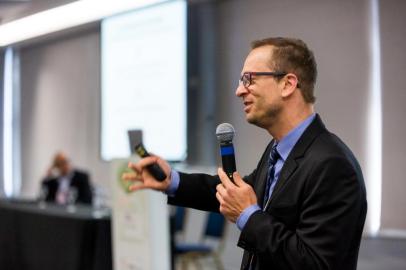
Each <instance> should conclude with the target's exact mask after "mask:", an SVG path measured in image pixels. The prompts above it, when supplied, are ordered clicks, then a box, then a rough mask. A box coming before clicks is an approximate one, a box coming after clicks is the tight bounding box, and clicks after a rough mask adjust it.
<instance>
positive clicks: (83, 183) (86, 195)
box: [42, 170, 92, 204]
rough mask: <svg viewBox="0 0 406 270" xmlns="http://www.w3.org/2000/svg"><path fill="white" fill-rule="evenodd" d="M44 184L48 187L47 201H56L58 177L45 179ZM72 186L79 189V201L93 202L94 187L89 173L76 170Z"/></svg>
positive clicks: (71, 182) (84, 202) (77, 200)
mask: <svg viewBox="0 0 406 270" xmlns="http://www.w3.org/2000/svg"><path fill="white" fill-rule="evenodd" d="M42 185H43V186H45V187H46V188H47V191H48V192H47V196H46V201H49V202H55V197H56V193H57V191H58V179H57V178H51V179H44V180H43V181H42ZM70 186H71V187H75V188H76V189H77V191H78V196H77V199H76V202H77V203H83V204H91V203H92V188H91V185H90V180H89V176H88V174H87V173H85V172H82V171H78V170H74V171H73V176H72V179H71V181H70Z"/></svg>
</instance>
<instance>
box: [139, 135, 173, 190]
mask: <svg viewBox="0 0 406 270" xmlns="http://www.w3.org/2000/svg"><path fill="white" fill-rule="evenodd" d="M134 150H135V152H136V153H137V154H138V155H139V156H140V157H142V158H145V157H149V156H150V154H149V153H148V151H147V150H146V149H145V147H144V145H143V144H142V142H140V143H139V144H137V145H136V146H134ZM146 168H147V170H148V172H149V173H150V174H151V175H152V176H153V177H154V178H155V179H156V180H158V181H160V182H162V181H164V180H165V178H166V175H165V173H164V171H163V170H162V168H161V167H160V166H159V165H158V164H157V163H154V164H151V165H148V166H147V167H146Z"/></svg>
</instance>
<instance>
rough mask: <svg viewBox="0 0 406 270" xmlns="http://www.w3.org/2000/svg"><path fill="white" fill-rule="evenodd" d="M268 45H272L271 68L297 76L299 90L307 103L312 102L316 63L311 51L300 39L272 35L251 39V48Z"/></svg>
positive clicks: (313, 100) (313, 99) (313, 98)
mask: <svg viewBox="0 0 406 270" xmlns="http://www.w3.org/2000/svg"><path fill="white" fill-rule="evenodd" d="M267 45H270V46H272V47H273V50H272V59H271V62H270V65H271V68H272V69H274V70H275V71H282V72H287V73H293V74H295V75H296V76H297V77H298V80H299V85H300V88H299V89H300V90H301V91H302V95H303V98H304V100H305V101H306V102H307V103H314V102H315V100H316V98H315V96H314V85H315V84H316V78H317V64H316V60H315V59H314V55H313V52H312V51H311V50H310V49H309V48H308V47H307V45H306V43H304V42H303V41H302V40H300V39H294V38H283V37H272V38H266V39H261V40H256V41H253V42H252V44H251V48H252V49H256V48H258V47H262V46H267Z"/></svg>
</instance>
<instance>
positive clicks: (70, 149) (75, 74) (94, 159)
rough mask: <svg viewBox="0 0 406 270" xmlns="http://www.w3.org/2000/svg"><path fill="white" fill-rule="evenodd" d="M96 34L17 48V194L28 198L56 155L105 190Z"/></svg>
mask: <svg viewBox="0 0 406 270" xmlns="http://www.w3.org/2000/svg"><path fill="white" fill-rule="evenodd" d="M99 39H100V35H99V33H98V30H97V29H95V30H94V31H90V32H85V33H82V34H80V35H76V36H73V37H67V38H65V39H62V40H57V41H50V42H48V43H46V44H37V45H35V46H33V47H26V48H23V49H21V67H22V70H21V77H22V85H21V100H22V103H21V118H22V120H21V140H22V142H21V143H22V145H21V149H22V162H21V164H22V182H23V194H24V195H26V196H34V194H35V193H36V192H37V191H38V187H39V181H40V180H41V178H42V177H43V176H44V174H45V172H46V169H47V168H48V166H49V165H50V162H51V159H52V157H53V155H54V154H55V152H56V151H58V150H63V151H66V153H67V154H68V156H69V157H70V158H71V160H72V163H73V164H74V165H77V166H78V167H79V168H82V169H85V170H88V171H89V172H90V174H91V178H92V181H93V182H94V183H96V184H99V185H102V186H105V187H106V188H109V185H108V181H109V179H108V175H109V172H108V166H107V163H105V162H102V161H101V160H100V158H99V145H100V143H99V142H100V135H99V130H100V42H99Z"/></svg>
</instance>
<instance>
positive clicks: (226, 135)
mask: <svg viewBox="0 0 406 270" xmlns="http://www.w3.org/2000/svg"><path fill="white" fill-rule="evenodd" d="M234 134H235V130H234V127H233V126H232V125H231V124H229V123H222V124H220V125H218V126H217V128H216V136H217V140H218V141H219V142H220V143H225V142H231V141H232V140H233V138H234Z"/></svg>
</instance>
